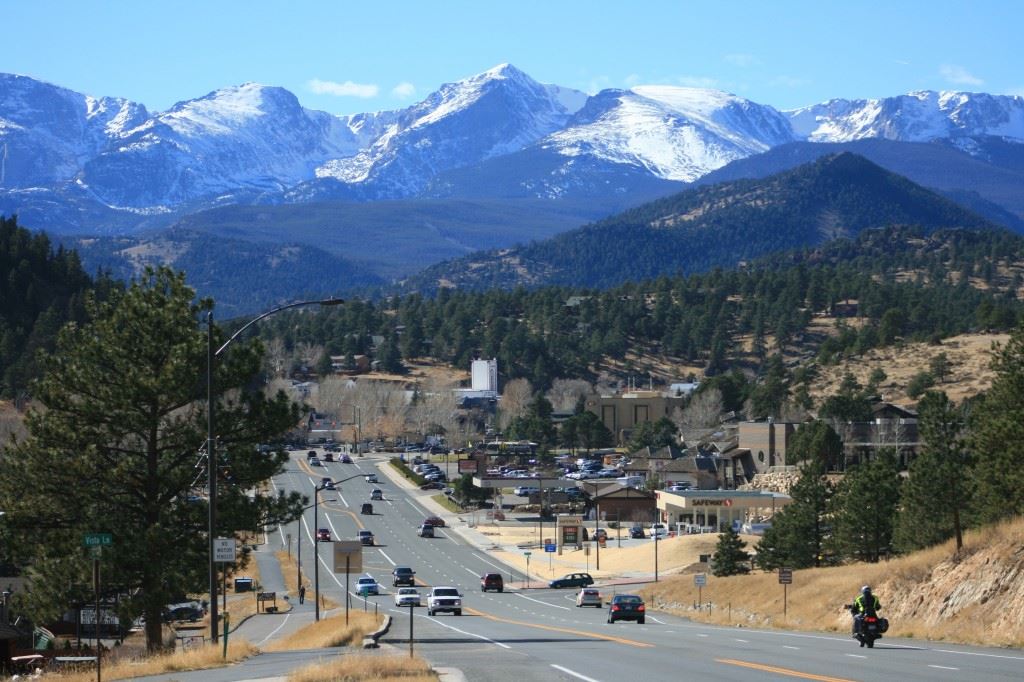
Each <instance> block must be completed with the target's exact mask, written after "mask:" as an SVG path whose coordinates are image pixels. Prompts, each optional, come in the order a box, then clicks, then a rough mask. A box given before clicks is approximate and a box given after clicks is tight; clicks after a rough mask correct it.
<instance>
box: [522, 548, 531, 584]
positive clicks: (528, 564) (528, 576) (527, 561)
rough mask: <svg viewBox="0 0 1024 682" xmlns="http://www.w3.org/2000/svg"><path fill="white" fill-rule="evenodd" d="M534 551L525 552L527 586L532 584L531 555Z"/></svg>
mask: <svg viewBox="0 0 1024 682" xmlns="http://www.w3.org/2000/svg"><path fill="white" fill-rule="evenodd" d="M532 553H533V552H523V556H525V557H526V587H529V586H530V555H531V554H532Z"/></svg>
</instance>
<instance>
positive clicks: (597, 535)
mask: <svg viewBox="0 0 1024 682" xmlns="http://www.w3.org/2000/svg"><path fill="white" fill-rule="evenodd" d="M590 539H591V540H593V541H594V542H600V541H601V540H604V541H606V542H607V541H608V531H606V530H605V529H604V528H595V529H594V532H593V533H591V534H590Z"/></svg>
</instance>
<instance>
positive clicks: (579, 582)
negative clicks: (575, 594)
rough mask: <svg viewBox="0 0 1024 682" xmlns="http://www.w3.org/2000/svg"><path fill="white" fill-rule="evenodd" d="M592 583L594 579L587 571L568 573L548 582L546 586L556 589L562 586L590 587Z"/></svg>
mask: <svg viewBox="0 0 1024 682" xmlns="http://www.w3.org/2000/svg"><path fill="white" fill-rule="evenodd" d="M593 584H594V579H593V578H592V577H590V574H589V573H568V574H566V575H563V576H562V577H561V578H555V579H554V580H552V581H551V582H549V583H548V587H550V588H552V589H556V590H557V589H560V588H563V587H590V586H591V585H593Z"/></svg>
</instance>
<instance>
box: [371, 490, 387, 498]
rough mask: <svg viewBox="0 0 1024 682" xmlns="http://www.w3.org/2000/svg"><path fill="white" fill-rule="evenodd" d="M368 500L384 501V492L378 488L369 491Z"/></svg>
mask: <svg viewBox="0 0 1024 682" xmlns="http://www.w3.org/2000/svg"><path fill="white" fill-rule="evenodd" d="M370 499H371V500H383V499H384V491H383V490H381V489H380V488H374V489H373V490H371V491H370Z"/></svg>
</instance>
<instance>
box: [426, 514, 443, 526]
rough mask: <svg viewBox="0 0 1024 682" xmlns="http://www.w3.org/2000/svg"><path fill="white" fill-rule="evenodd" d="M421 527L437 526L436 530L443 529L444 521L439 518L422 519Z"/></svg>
mask: <svg viewBox="0 0 1024 682" xmlns="http://www.w3.org/2000/svg"><path fill="white" fill-rule="evenodd" d="M423 525H424V526H427V525H430V526H437V527H438V528H444V519H442V518H441V517H440V516H428V517H427V518H425V519H423Z"/></svg>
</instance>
